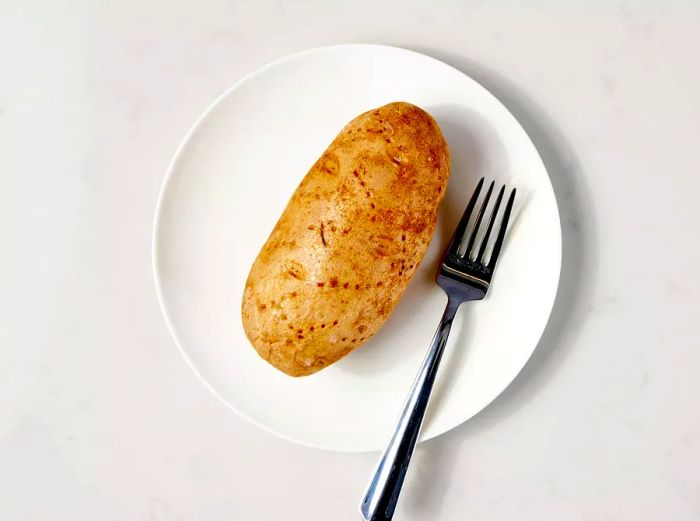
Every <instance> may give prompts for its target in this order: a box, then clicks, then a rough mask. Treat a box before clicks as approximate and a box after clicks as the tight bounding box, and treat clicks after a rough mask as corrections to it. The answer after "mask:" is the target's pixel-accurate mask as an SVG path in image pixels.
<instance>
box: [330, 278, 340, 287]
mask: <svg viewBox="0 0 700 521" xmlns="http://www.w3.org/2000/svg"><path fill="white" fill-rule="evenodd" d="M330 282H331V288H337V287H338V277H331V281H330Z"/></svg>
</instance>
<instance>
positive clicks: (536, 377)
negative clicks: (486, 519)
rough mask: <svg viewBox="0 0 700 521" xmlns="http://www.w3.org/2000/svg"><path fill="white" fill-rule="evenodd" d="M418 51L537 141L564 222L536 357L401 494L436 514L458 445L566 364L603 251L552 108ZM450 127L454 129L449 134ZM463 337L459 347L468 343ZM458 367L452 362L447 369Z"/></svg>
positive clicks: (491, 76) (426, 454)
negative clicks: (466, 81) (459, 76)
mask: <svg viewBox="0 0 700 521" xmlns="http://www.w3.org/2000/svg"><path fill="white" fill-rule="evenodd" d="M414 50H416V51H419V52H423V53H425V54H427V55H430V56H434V57H435V58H438V59H440V60H442V61H444V62H445V63H448V64H451V65H453V66H455V67H457V68H458V69H460V70H462V71H464V72H465V73H467V74H469V75H470V76H471V77H472V78H474V79H475V80H476V81H478V82H479V83H481V84H482V85H483V86H484V87H486V88H487V89H488V90H489V91H490V92H492V93H493V94H494V95H495V96H496V97H497V98H498V99H499V100H500V101H501V102H502V103H503V104H504V105H505V106H506V107H507V108H508V109H509V110H510V111H511V112H512V113H513V115H514V116H515V117H516V118H517V120H518V121H519V122H520V124H521V125H522V126H523V127H524V129H525V131H526V132H527V134H528V136H529V137H530V139H531V140H532V141H533V143H534V144H535V147H536V148H537V150H538V152H539V154H540V156H541V157H542V160H543V162H544V164H545V166H546V168H547V172H548V173H549V176H550V179H551V182H552V185H553V187H554V192H555V194H556V199H557V204H558V206H559V214H560V218H561V224H562V268H561V275H560V282H559V289H558V292H557V296H556V300H555V303H554V307H553V309H552V313H551V316H550V319H549V322H548V323H547V327H546V328H545V331H544V333H543V335H542V338H541V339H540V342H539V343H538V346H537V348H536V350H535V352H534V353H533V355H532V357H531V358H530V360H529V361H528V363H527V364H526V365H525V367H524V368H523V370H522V371H521V372H520V374H519V375H518V377H517V378H516V379H515V380H514V381H513V382H512V383H511V385H510V386H509V387H508V388H507V389H506V390H505V391H504V392H503V393H502V394H501V395H500V396H499V397H498V398H496V399H495V400H494V402H493V403H492V404H490V405H489V406H488V407H487V408H486V409H484V410H483V411H482V412H480V413H479V414H477V415H476V416H475V417H474V418H472V419H471V420H469V421H468V422H466V423H465V424H463V425H461V426H460V427H458V428H456V429H454V430H452V431H451V432H449V433H447V434H445V435H443V436H441V437H440V438H438V439H437V440H431V441H428V442H426V443H423V444H421V446H420V449H419V450H417V451H416V454H415V455H414V462H413V464H412V467H414V468H412V470H411V471H410V472H409V473H408V476H407V479H406V484H405V489H406V490H405V491H404V492H403V493H402V499H403V507H402V504H401V502H400V503H399V509H400V510H404V511H406V510H410V511H411V512H414V513H417V514H420V515H430V516H431V517H432V518H433V519H436V518H437V517H438V516H439V513H440V510H441V505H442V502H443V501H442V499H443V497H444V495H445V492H446V491H447V490H448V488H449V487H450V486H451V479H450V478H451V476H452V474H453V472H454V465H455V464H456V462H457V461H458V459H459V458H457V457H455V454H454V453H453V452H454V449H455V447H456V446H457V445H456V444H459V442H460V440H464V439H468V438H469V437H470V436H473V435H476V434H479V433H481V432H483V431H486V430H489V429H491V428H493V427H494V426H495V425H496V424H497V423H498V422H499V421H500V420H501V419H502V418H504V417H507V416H509V415H511V414H512V413H513V412H514V411H516V410H517V409H519V408H521V407H523V406H524V405H525V404H526V403H527V402H528V401H530V400H532V399H533V398H534V396H535V395H536V394H537V393H538V392H540V391H541V390H542V389H543V388H544V387H545V386H546V385H547V383H548V382H549V381H550V379H551V378H552V377H553V375H555V374H556V372H557V368H558V367H559V366H560V365H561V364H562V363H563V362H564V360H565V357H566V356H567V354H568V352H569V351H570V346H571V343H570V342H568V341H567V340H569V339H571V338H573V337H575V335H576V333H577V332H578V330H579V329H580V327H581V325H582V324H583V321H584V320H585V316H586V313H585V310H586V306H587V303H588V301H589V300H590V292H589V290H588V289H587V288H590V287H591V284H588V282H589V281H590V279H591V277H592V276H594V273H595V268H596V266H597V251H596V248H595V243H594V242H593V238H594V231H595V221H594V219H593V215H592V207H593V205H592V202H591V198H590V195H589V192H588V189H587V186H586V184H585V179H583V174H582V172H581V170H580V168H579V165H578V162H577V160H576V157H575V154H574V153H573V151H572V150H571V149H570V147H569V145H568V143H567V142H566V139H565V138H564V136H563V135H562V134H561V132H560V131H559V130H558V128H557V126H556V124H555V123H554V122H553V121H552V120H551V119H550V118H549V116H548V115H547V114H546V112H545V111H544V110H543V109H542V108H541V107H539V106H538V105H537V103H536V102H534V101H533V100H532V99H530V98H529V97H528V96H527V95H526V94H525V93H523V92H522V91H521V90H520V89H519V88H518V87H517V86H515V85H513V84H512V83H510V82H509V81H508V80H507V79H505V78H503V77H501V76H500V75H498V74H497V73H495V72H493V71H490V70H488V69H486V68H485V67H483V66H482V65H479V64H475V63H473V62H471V61H469V60H466V59H464V58H462V57H459V56H456V55H451V54H448V53H444V52H432V50H431V49H420V48H417V49H414ZM441 124H442V122H441ZM449 131H450V130H449V128H447V129H446V133H447V132H449ZM458 153H459V152H458ZM473 181H474V180H467V182H473ZM472 184H473V183H472ZM455 192H457V191H456V190H455V191H453V193H455ZM465 193H468V190H466V191H465ZM446 203H447V204H449V202H447V201H446ZM461 204H462V205H463V204H464V201H462V202H461ZM452 224H455V223H452ZM450 229H451V228H449V227H446V230H445V229H443V231H444V232H445V233H449V230H450ZM443 239H444V238H443ZM468 329H469V324H468V321H466V322H465V323H464V325H463V327H462V328H461V330H462V331H466V333H465V334H468ZM461 340H462V339H460V345H464V344H462V342H461ZM457 356H459V353H457ZM461 356H464V354H463V353H462V355H461ZM457 361H458V360H457ZM458 366H459V364H455V363H449V364H445V367H444V368H443V369H449V367H458ZM455 440H456V441H455ZM448 453H449V454H448Z"/></svg>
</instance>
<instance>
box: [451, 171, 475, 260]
mask: <svg viewBox="0 0 700 521" xmlns="http://www.w3.org/2000/svg"><path fill="white" fill-rule="evenodd" d="M483 184H484V178H483V177H482V178H481V179H480V180H479V184H477V185H476V188H475V189H474V193H473V194H472V198H471V199H470V200H469V204H467V207H466V208H465V209H464V213H463V214H462V218H461V219H460V220H459V224H458V225H457V229H456V230H455V232H454V234H453V235H452V239H451V240H450V245H449V246H448V247H447V250H446V252H453V253H456V251H457V249H458V248H459V244H460V243H461V242H462V236H464V232H465V231H466V229H467V225H468V224H469V217H471V214H472V210H473V209H474V206H475V205H476V200H477V199H478V198H479V193H480V192H481V187H482V186H483Z"/></svg>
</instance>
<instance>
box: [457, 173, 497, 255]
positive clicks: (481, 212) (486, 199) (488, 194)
mask: <svg viewBox="0 0 700 521" xmlns="http://www.w3.org/2000/svg"><path fill="white" fill-rule="evenodd" d="M494 182H495V181H491V184H490V185H489V189H488V191H487V192H486V197H484V201H483V202H482V203H481V207H480V208H479V213H478V215H477V216H476V222H475V223H474V229H473V230H472V234H471V237H469V243H467V249H466V250H464V255H465V257H466V258H467V259H468V258H470V256H471V251H472V247H473V246H474V241H476V234H477V233H479V227H481V219H483V217H484V212H485V211H486V206H487V205H488V204H489V199H491V192H493V184H494Z"/></svg>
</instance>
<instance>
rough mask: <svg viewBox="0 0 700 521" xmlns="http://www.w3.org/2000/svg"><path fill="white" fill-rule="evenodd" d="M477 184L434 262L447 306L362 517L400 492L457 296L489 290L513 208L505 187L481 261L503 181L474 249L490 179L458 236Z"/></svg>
mask: <svg viewBox="0 0 700 521" xmlns="http://www.w3.org/2000/svg"><path fill="white" fill-rule="evenodd" d="M483 184H484V179H483V178H481V180H480V181H479V184H478V185H477V187H476V190H474V194H473V195H472V197H471V199H470V200H469V204H468V205H467V208H466V209H465V210H464V214H463V215H462V218H461V219H460V221H459V224H458V225H457V229H456V230H455V233H454V235H453V236H452V240H451V241H450V245H449V246H448V247H447V250H446V251H445V254H444V255H443V258H442V261H441V262H440V268H439V270H438V274H437V283H438V285H439V286H440V287H441V288H442V289H443V290H445V293H447V307H446V308H445V312H444V313H443V315H442V320H440V325H439V326H438V329H437V331H436V333H435V336H434V337H433V341H432V344H431V346H430V349H429V350H428V354H427V355H426V356H425V359H424V360H423V363H422V365H421V367H420V370H419V371H418V375H417V376H416V379H415V381H414V382H413V386H412V387H411V391H410V392H409V394H408V398H407V399H406V403H405V404H404V406H403V409H402V411H401V415H400V416H399V419H398V421H397V423H396V427H395V428H394V432H393V434H392V435H391V439H390V440H389V444H388V445H387V447H386V449H384V453H383V454H382V457H381V458H380V459H379V463H378V465H377V469H376V470H375V471H374V475H373V476H372V480H371V481H370V483H369V486H368V487H367V491H366V492H365V495H364V497H363V499H362V503H361V504H360V514H362V518H363V519H364V520H365V521H384V520H390V519H391V518H392V517H393V516H394V510H395V509H396V503H397V502H398V499H399V493H400V492H401V485H403V480H404V477H406V471H407V470H408V464H409V462H410V461H411V455H412V454H413V449H414V448H415V446H416V441H418V434H419V433H420V428H421V424H422V423H423V417H424V416H425V410H426V408H427V406H428V400H429V398H430V392H431V391H432V389H433V383H434V382H435V376H436V375H437V370H438V366H439V365H440V359H441V358H442V352H443V351H444V349H445V343H446V342H447V337H448V335H449V334H450V328H451V327H452V320H453V319H454V317H455V314H456V313H457V309H458V308H459V305H460V304H461V303H462V302H467V301H469V300H481V299H483V298H484V297H485V296H486V293H487V292H488V290H489V285H490V284H491V278H492V277H493V273H494V269H495V267H496V261H497V260H498V255H499V253H500V252H501V246H502V245H503V238H504V237H505V234H506V228H507V227H508V219H509V218H510V212H511V210H512V208H513V201H514V199H515V189H513V190H512V191H511V193H510V197H509V198H508V202H507V203H506V207H505V211H504V212H503V218H502V219H501V224H500V228H499V231H498V235H497V237H496V242H495V243H494V245H493V250H492V251H491V256H490V258H489V260H488V262H485V261H484V255H485V253H486V247H487V244H488V241H489V236H490V235H491V231H492V230H493V226H494V223H495V221H496V216H497V215H498V209H499V207H500V205H501V200H502V199H503V193H504V192H505V188H506V187H505V186H503V187H502V188H501V190H500V192H499V193H498V197H497V198H496V202H495V203H494V206H493V210H492V211H491V217H490V218H489V222H488V225H487V227H486V231H485V232H484V235H483V238H482V239H481V246H480V247H479V249H478V251H475V249H476V248H475V244H476V239H477V234H478V232H479V228H480V227H481V221H482V219H483V217H484V212H485V210H486V207H487V205H488V203H489V199H490V198H491V193H492V192H493V185H494V183H493V181H492V182H491V185H490V186H489V188H488V191H487V192H486V196H485V197H484V200H483V202H482V203H481V206H480V207H479V212H478V214H477V216H476V220H475V222H474V226H473V228H472V232H471V234H470V235H469V239H468V242H467V244H466V246H465V247H462V243H463V242H464V239H466V238H467V233H466V232H467V227H468V225H469V220H470V217H471V214H472V211H473V210H474V207H475V206H476V203H477V200H478V198H479V193H480V192H481V188H482V187H483Z"/></svg>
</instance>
